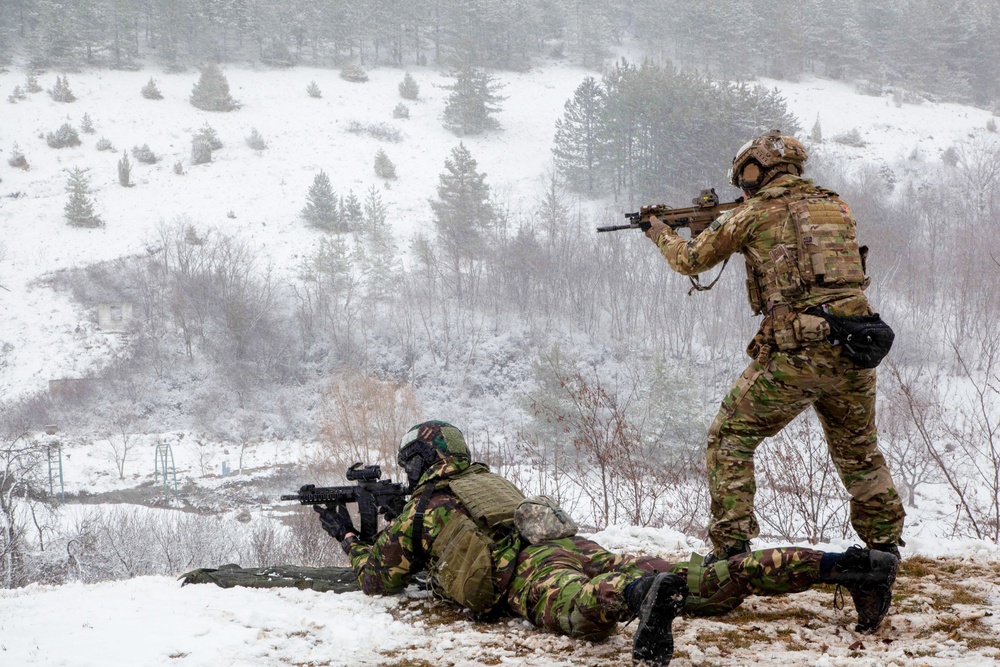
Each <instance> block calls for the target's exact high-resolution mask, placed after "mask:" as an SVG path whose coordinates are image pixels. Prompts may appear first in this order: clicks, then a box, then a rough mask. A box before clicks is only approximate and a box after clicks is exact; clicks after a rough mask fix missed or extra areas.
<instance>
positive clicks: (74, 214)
mask: <svg viewBox="0 0 1000 667" xmlns="http://www.w3.org/2000/svg"><path fill="white" fill-rule="evenodd" d="M89 191H90V182H89V181H88V179H87V172H86V170H85V169H80V168H79V167H74V168H73V169H72V170H71V171H70V172H69V180H68V182H67V183H66V192H68V193H69V201H68V202H66V207H65V208H64V209H63V210H64V211H65V215H66V222H67V223H69V224H70V225H71V226H73V227H103V226H104V221H102V220H101V218H100V216H98V215H97V213H95V212H94V204H93V202H92V201H91V200H90V197H89V196H88V193H89Z"/></svg>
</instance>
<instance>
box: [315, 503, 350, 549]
mask: <svg viewBox="0 0 1000 667" xmlns="http://www.w3.org/2000/svg"><path fill="white" fill-rule="evenodd" d="M313 509H314V510H316V512H317V513H318V514H319V522H320V525H321V526H322V527H323V530H325V531H326V532H327V534H328V535H329V536H330V537H332V538H333V539H335V540H337V541H338V542H343V541H344V537H345V536H346V535H347V534H348V533H357V532H358V531H357V529H356V528H355V527H354V524H353V523H351V515H350V514H349V513H348V512H347V507H346V506H345V505H343V504H342V503H338V504H337V505H336V507H335V508H332V509H331V508H328V507H324V506H322V505H313Z"/></svg>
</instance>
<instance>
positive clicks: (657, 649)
mask: <svg viewBox="0 0 1000 667" xmlns="http://www.w3.org/2000/svg"><path fill="white" fill-rule="evenodd" d="M687 594H688V589H687V584H686V583H685V581H684V579H683V578H682V577H679V576H677V575H676V574H670V573H668V572H660V573H659V574H647V575H643V576H642V577H641V578H640V579H637V580H636V581H634V582H633V583H632V584H631V585H630V586H629V587H628V588H627V589H626V591H625V600H626V602H627V603H628V606H629V609H631V610H632V611H633V612H635V614H636V616H637V618H638V619H639V626H638V627H637V628H636V629H635V639H633V640H632V665H633V667H667V665H669V664H670V659H671V658H672V657H673V656H674V634H673V629H672V627H671V626H672V624H673V622H674V617H675V616H677V614H679V613H680V612H681V610H682V609H683V608H684V599H685V598H686V597H687Z"/></svg>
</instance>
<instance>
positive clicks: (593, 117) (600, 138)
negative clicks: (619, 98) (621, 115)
mask: <svg viewBox="0 0 1000 667" xmlns="http://www.w3.org/2000/svg"><path fill="white" fill-rule="evenodd" d="M606 101H607V97H606V95H605V93H604V90H603V89H602V88H601V85H600V84H599V83H598V82H597V80H596V79H594V77H592V76H588V77H587V78H586V79H584V80H583V83H581V84H580V85H579V86H577V88H576V91H575V92H574V93H573V99H571V100H568V101H567V102H566V104H565V106H564V109H565V113H564V114H563V117H562V118H560V119H559V120H557V121H556V136H555V140H554V144H555V145H554V146H553V148H552V156H553V159H554V161H555V165H556V169H558V170H559V173H560V174H562V176H563V178H565V179H566V184H567V185H568V186H569V187H570V188H572V189H574V190H578V191H583V192H586V193H588V194H593V193H594V192H595V189H596V187H597V181H598V178H599V170H600V164H601V159H602V157H603V152H604V141H605V140H604V135H603V132H602V130H603V117H604V110H605V104H606Z"/></svg>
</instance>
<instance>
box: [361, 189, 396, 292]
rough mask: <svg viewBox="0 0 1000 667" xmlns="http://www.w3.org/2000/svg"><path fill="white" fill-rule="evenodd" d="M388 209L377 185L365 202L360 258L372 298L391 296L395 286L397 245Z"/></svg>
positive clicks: (370, 190) (370, 191)
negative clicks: (389, 220)
mask: <svg viewBox="0 0 1000 667" xmlns="http://www.w3.org/2000/svg"><path fill="white" fill-rule="evenodd" d="M388 210H389V209H388V207H387V206H386V205H385V204H384V203H383V202H382V195H380V194H379V191H378V188H376V187H375V186H374V185H373V186H371V188H370V189H369V190H368V196H367V197H365V203H364V227H363V229H362V234H361V246H360V248H359V252H358V258H359V261H360V264H361V270H362V273H363V274H364V280H365V285H366V288H367V291H368V296H369V298H374V299H381V298H384V297H387V296H389V295H390V294H391V293H392V291H393V289H394V284H395V278H394V274H395V272H396V268H397V262H396V243H395V241H394V240H393V236H392V229H391V228H390V227H389V223H388Z"/></svg>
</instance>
